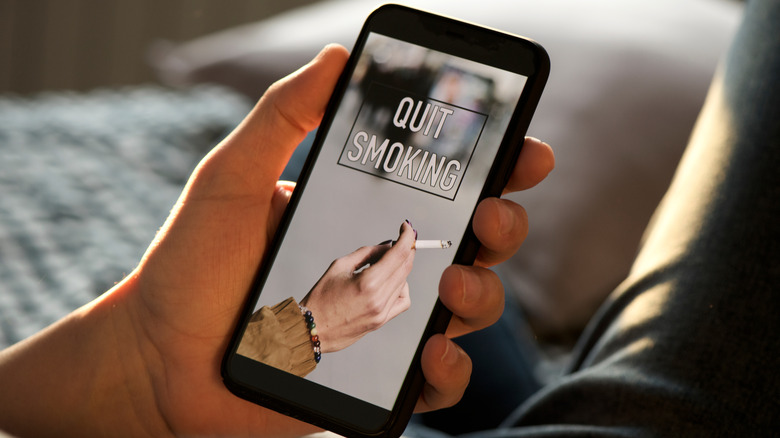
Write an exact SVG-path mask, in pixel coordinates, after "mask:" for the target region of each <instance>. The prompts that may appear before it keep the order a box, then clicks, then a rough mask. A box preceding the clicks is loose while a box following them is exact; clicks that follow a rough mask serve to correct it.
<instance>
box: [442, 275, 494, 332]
mask: <svg viewBox="0 0 780 438" xmlns="http://www.w3.org/2000/svg"><path fill="white" fill-rule="evenodd" d="M439 298H440V299H441V302H442V304H444V306H446V307H447V308H448V309H449V310H450V311H451V312H452V315H453V316H452V319H451V320H450V324H449V326H448V327H447V336H449V337H457V336H462V335H465V334H467V333H471V332H473V331H476V330H481V329H483V328H485V327H487V326H489V325H491V324H493V323H495V322H496V321H498V318H500V317H501V314H502V313H503V311H504V287H503V285H502V284H501V280H499V278H498V275H496V274H495V273H494V272H493V271H491V270H489V269H485V268H479V267H475V266H461V265H451V266H448V267H447V269H445V270H444V272H443V273H442V276H441V281H440V282H439Z"/></svg>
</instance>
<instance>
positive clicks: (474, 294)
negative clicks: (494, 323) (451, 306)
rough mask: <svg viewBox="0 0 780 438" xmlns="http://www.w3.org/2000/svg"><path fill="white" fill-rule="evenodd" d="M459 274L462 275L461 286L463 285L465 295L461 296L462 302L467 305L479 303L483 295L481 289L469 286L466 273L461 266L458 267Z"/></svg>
mask: <svg viewBox="0 0 780 438" xmlns="http://www.w3.org/2000/svg"><path fill="white" fill-rule="evenodd" d="M457 269H458V272H459V273H460V284H461V285H463V293H462V294H461V302H462V303H463V304H465V305H472V304H474V303H476V302H477V301H479V298H480V296H481V294H482V292H481V291H480V289H479V288H478V287H477V288H474V287H469V285H468V284H467V282H466V275H467V274H466V271H465V269H463V268H461V267H460V266H458V267H457Z"/></svg>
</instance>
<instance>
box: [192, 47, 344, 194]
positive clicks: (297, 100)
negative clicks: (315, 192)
mask: <svg viewBox="0 0 780 438" xmlns="http://www.w3.org/2000/svg"><path fill="white" fill-rule="evenodd" d="M347 57H348V52H347V50H346V49H344V48H343V47H341V46H338V45H329V46H326V47H325V48H324V49H323V50H322V51H321V52H320V53H319V54H318V55H317V56H316V57H315V58H314V59H313V60H312V61H311V62H309V63H308V64H307V65H305V66H303V67H301V68H300V69H299V70H298V71H296V72H294V73H292V74H290V75H289V76H287V77H285V78H284V79H281V80H279V81H278V82H276V83H274V84H273V85H272V86H271V87H270V88H269V89H268V90H267V91H266V92H265V94H264V95H263V97H261V98H260V100H259V101H258V102H257V104H256V105H255V107H254V108H253V109H252V111H251V112H250V113H249V115H247V117H246V118H245V119H244V120H243V121H242V122H241V124H239V126H238V127H237V128H236V129H235V130H234V131H233V132H232V133H231V134H230V135H229V136H228V137H227V138H225V140H223V141H222V142H221V143H220V144H219V145H218V146H217V147H216V148H214V150H212V151H211V153H210V154H209V156H208V157H207V159H206V160H204V161H203V162H202V163H201V165H200V166H199V169H198V173H204V174H206V175H208V177H207V176H206V175H199V179H200V180H201V181H203V182H204V183H206V184H204V185H205V186H206V187H204V189H206V190H207V192H206V193H204V195H205V196H207V197H212V196H224V195H230V196H246V195H249V196H258V195H261V196H265V195H267V196H270V195H271V193H272V191H273V188H274V185H275V184H276V181H277V179H278V178H279V175H281V173H282V170H284V166H285V165H286V164H287V161H288V160H289V159H290V156H291V155H292V152H293V151H294V150H295V147H296V146H297V145H298V144H299V143H300V142H301V141H302V140H303V139H304V137H305V136H306V134H307V133H308V132H309V131H312V130H313V129H315V128H316V127H317V126H318V125H319V123H320V120H321V119H322V115H323V113H324V112H325V107H326V105H327V103H328V100H329V99H330V96H331V94H332V93H333V89H334V87H335V85H336V82H337V80H338V77H339V75H340V74H341V72H342V70H343V69H344V64H345V63H346V59H347ZM214 178H216V179H217V180H216V181H215V180H214ZM211 190H217V191H218V192H217V193H215V192H213V191H211Z"/></svg>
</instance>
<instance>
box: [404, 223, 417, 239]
mask: <svg viewBox="0 0 780 438" xmlns="http://www.w3.org/2000/svg"><path fill="white" fill-rule="evenodd" d="M404 222H406V223H407V224H409V226H410V227H412V231H414V240H417V230H415V229H414V225H412V222H411V221H410V220H409V219H404ZM403 229H404V227H403V226H401V231H403Z"/></svg>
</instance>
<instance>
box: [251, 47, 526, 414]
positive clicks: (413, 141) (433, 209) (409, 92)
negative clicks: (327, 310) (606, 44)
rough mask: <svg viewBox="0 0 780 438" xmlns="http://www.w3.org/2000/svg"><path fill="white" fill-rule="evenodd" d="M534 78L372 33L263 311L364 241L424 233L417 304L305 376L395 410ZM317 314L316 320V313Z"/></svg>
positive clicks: (274, 269) (270, 277)
mask: <svg viewBox="0 0 780 438" xmlns="http://www.w3.org/2000/svg"><path fill="white" fill-rule="evenodd" d="M526 80H527V78H526V77H525V76H523V75H520V74H517V73H513V72H510V71H507V70H503V69H500V68H496V67H493V66H490V65H486V64H482V63H478V62H474V61H471V60H468V59H465V58H462V57H458V56H454V55H451V54H447V53H443V52H440V51H436V50H432V49H429V48H426V47H422V46H420V45H417V44H414V43H411V42H407V41H402V40H400V39H396V38H393V37H389V36H386V35H382V34H380V33H376V32H372V33H370V34H369V35H368V37H367V39H366V40H365V44H364V45H363V47H362V52H361V53H360V56H359V58H358V60H357V63H356V65H355V68H354V69H353V72H352V75H351V77H350V79H349V81H348V84H347V87H346V91H345V93H344V94H343V98H342V99H341V101H340V102H339V104H338V107H337V111H336V113H335V116H334V117H333V119H332V123H331V124H330V125H329V126H327V127H323V128H321V130H325V132H322V133H321V135H323V137H322V138H323V140H322V145H321V147H320V149H319V152H318V155H317V157H316V161H314V164H313V166H312V167H311V171H310V174H309V175H308V176H307V179H306V180H305V181H304V182H305V185H304V187H300V186H299V187H298V188H296V190H301V189H302V190H303V192H302V194H301V195H300V198H299V199H298V202H297V205H295V211H294V214H293V215H292V217H291V220H290V222H289V224H288V226H287V229H286V231H285V234H284V237H283V240H282V241H281V244H280V246H279V247H278V251H277V252H276V253H275V256H274V257H273V258H272V260H270V263H271V268H270V270H269V271H268V273H267V276H266V277H265V280H264V282H262V292H261V293H260V295H259V300H258V301H257V304H256V306H255V311H259V310H260V309H261V308H262V307H263V306H268V307H270V306H273V305H275V304H277V303H279V302H282V301H284V300H285V299H287V298H288V297H293V298H294V299H296V300H300V299H302V298H303V297H304V296H305V295H306V294H307V293H308V292H309V291H310V290H311V289H312V287H313V286H314V285H315V284H316V283H317V282H318V281H319V279H320V277H321V276H322V275H323V273H324V272H325V271H326V269H327V268H328V267H329V265H330V264H331V263H332V262H333V261H334V260H336V259H338V258H339V257H342V256H344V255H346V254H348V253H351V252H353V251H355V250H356V249H358V248H359V247H362V246H367V245H376V244H378V243H380V242H383V241H387V240H392V239H397V238H398V230H399V226H400V225H401V224H402V223H403V222H404V221H405V220H408V221H410V222H411V223H412V224H413V226H414V228H415V229H416V230H417V232H418V236H417V239H418V240H435V241H439V240H442V241H449V242H451V246H450V247H449V248H436V249H417V250H416V254H415V256H414V266H413V268H412V271H411V273H410V274H409V276H408V277H407V283H408V285H409V291H410V297H411V307H410V308H409V309H408V310H407V311H405V312H404V313H402V314H400V315H399V316H397V317H396V318H395V319H393V320H391V321H390V322H388V323H387V324H385V325H384V326H382V327H381V328H380V329H378V330H376V331H374V332H371V333H369V334H368V335H366V336H364V337H363V338H361V339H360V340H359V341H357V342H356V343H354V344H352V345H350V346H349V347H347V348H345V349H343V350H340V351H338V352H334V353H329V354H324V355H323V357H322V360H321V361H320V362H319V364H317V366H316V368H315V369H314V370H313V371H312V372H310V373H309V374H307V375H306V376H305V377H304V378H305V379H307V380H309V381H311V382H315V383H317V384H319V385H323V386H325V387H328V388H330V389H333V390H335V391H338V392H341V393H343V394H347V395H349V396H351V397H354V398H357V399H360V400H363V401H365V402H367V403H370V404H372V405H375V406H378V407H381V408H383V409H386V410H390V409H392V408H393V406H394V403H395V402H396V398H397V397H398V393H399V390H400V389H401V387H402V384H403V382H404V379H405V377H406V376H407V372H408V371H409V367H410V364H411V363H412V359H413V357H414V355H415V352H416V350H417V347H418V344H419V343H420V341H421V336H422V335H423V333H424V329H425V327H426V325H427V323H428V320H429V318H430V315H431V312H432V310H433V308H434V305H435V304H436V301H437V297H438V283H439V279H440V277H441V274H442V272H443V270H444V269H445V268H446V267H447V266H448V265H450V264H452V263H453V260H454V257H455V254H456V252H457V249H458V247H459V246H460V244H461V241H462V239H463V238H464V233H465V231H466V229H467V227H468V224H469V221H470V219H471V216H472V213H473V210H474V208H475V206H476V203H477V201H478V199H479V196H480V193H481V192H482V190H483V186H484V184H485V180H486V177H487V175H488V172H489V171H490V169H491V166H492V164H493V161H494V159H495V157H496V154H497V151H498V149H499V146H500V144H501V142H502V139H503V138H504V135H505V131H506V130H507V128H508V127H509V124H510V120H511V119H512V116H513V113H514V110H515V107H516V105H517V104H518V100H519V99H520V96H521V94H522V92H523V88H524V86H525V84H526ZM315 317H316V315H315Z"/></svg>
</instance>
